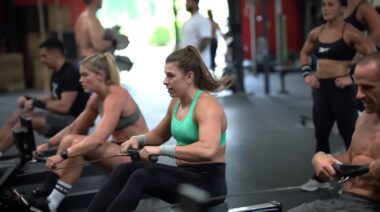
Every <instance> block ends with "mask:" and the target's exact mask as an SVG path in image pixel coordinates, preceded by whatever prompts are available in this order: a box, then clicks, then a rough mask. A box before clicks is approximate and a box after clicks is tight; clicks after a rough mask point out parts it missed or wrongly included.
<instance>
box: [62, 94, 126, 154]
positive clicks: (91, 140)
mask: <svg viewBox="0 0 380 212" xmlns="http://www.w3.org/2000/svg"><path fill="white" fill-rule="evenodd" d="M120 95H121V94H120V93H118V92H115V93H111V94H109V95H108V96H107V97H106V98H105V100H104V103H103V115H102V118H101V120H100V122H99V124H98V125H97V127H96V129H95V131H94V133H92V134H91V135H89V136H86V137H85V138H84V139H83V140H81V141H79V142H77V143H75V144H74V145H72V146H71V147H70V148H68V156H69V157H73V156H79V155H83V154H85V153H87V152H91V151H93V150H95V149H96V148H98V147H99V146H101V145H102V144H103V142H105V141H106V140H107V138H108V137H109V136H110V135H111V134H112V133H113V132H114V130H115V128H116V125H117V123H118V122H119V119H120V116H121V113H122V110H123V107H124V105H125V98H123V97H121V96H120Z"/></svg>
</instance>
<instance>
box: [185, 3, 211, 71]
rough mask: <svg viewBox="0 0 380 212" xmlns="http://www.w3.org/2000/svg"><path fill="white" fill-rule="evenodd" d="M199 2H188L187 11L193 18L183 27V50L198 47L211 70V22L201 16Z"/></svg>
mask: <svg viewBox="0 0 380 212" xmlns="http://www.w3.org/2000/svg"><path fill="white" fill-rule="evenodd" d="M198 5H199V0H186V10H187V11H189V12H190V13H191V17H190V19H189V20H187V21H186V22H185V23H184V24H183V27H182V40H181V45H180V47H181V48H184V47H186V46H187V45H192V46H194V47H196V48H197V49H198V50H199V52H200V53H201V56H202V58H203V61H204V62H205V64H206V66H207V68H209V69H210V68H211V53H210V41H211V37H212V36H211V22H210V21H209V20H208V18H206V17H203V16H202V15H201V14H199V6H198Z"/></svg>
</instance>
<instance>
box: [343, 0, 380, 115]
mask: <svg viewBox="0 0 380 212" xmlns="http://www.w3.org/2000/svg"><path fill="white" fill-rule="evenodd" d="M344 17H345V18H344V20H345V21H346V22H347V23H350V24H351V25H352V26H354V27H355V28H356V29H358V30H360V31H361V32H363V33H367V34H368V38H369V39H370V40H371V41H372V42H373V43H374V44H375V45H377V44H379V42H380V16H379V14H378V13H377V12H376V10H375V9H374V8H373V7H372V6H371V5H370V4H369V3H368V2H367V1H366V0H348V1H347V9H346V10H345V12H344ZM360 57H361V55H357V56H356V57H355V58H354V60H353V63H356V62H357V61H358V60H359V59H360ZM354 67H355V66H352V68H353V69H352V70H351V72H352V73H351V74H353V71H354ZM357 101H358V109H359V111H363V110H364V106H363V103H362V102H361V101H360V100H357Z"/></svg>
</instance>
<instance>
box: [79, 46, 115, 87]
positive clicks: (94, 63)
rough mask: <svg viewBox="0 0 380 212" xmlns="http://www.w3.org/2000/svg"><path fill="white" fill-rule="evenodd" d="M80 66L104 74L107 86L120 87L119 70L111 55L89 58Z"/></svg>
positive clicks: (103, 54)
mask: <svg viewBox="0 0 380 212" xmlns="http://www.w3.org/2000/svg"><path fill="white" fill-rule="evenodd" d="M80 65H81V66H85V67H87V68H88V69H90V71H92V72H95V73H100V72H104V74H105V77H106V84H107V85H120V76H119V68H118V67H117V64H116V61H115V58H114V56H113V55H112V54H111V53H102V54H94V55H91V56H88V57H86V58H84V59H83V60H82V61H81V62H80Z"/></svg>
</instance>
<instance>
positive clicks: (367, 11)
mask: <svg viewBox="0 0 380 212" xmlns="http://www.w3.org/2000/svg"><path fill="white" fill-rule="evenodd" d="M344 17H345V18H344V20H345V21H346V22H347V23H350V24H351V25H352V26H354V27H355V28H357V29H358V30H360V31H362V32H367V33H368V38H369V39H370V40H371V41H372V42H373V43H374V44H378V43H380V16H379V14H378V13H377V12H376V10H375V9H374V8H373V7H372V6H371V5H370V4H369V3H368V2H367V1H366V0H348V1H347V7H346V10H345V11H344Z"/></svg>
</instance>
